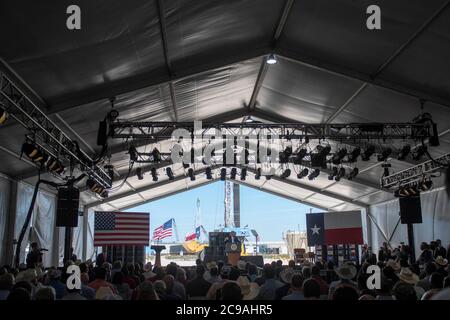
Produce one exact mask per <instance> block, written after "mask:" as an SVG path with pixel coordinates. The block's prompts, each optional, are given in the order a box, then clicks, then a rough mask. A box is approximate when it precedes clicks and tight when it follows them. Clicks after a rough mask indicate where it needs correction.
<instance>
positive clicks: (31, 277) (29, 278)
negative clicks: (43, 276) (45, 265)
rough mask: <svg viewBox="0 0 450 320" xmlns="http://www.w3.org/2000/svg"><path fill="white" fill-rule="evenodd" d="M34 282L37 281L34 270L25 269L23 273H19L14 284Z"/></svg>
mask: <svg viewBox="0 0 450 320" xmlns="http://www.w3.org/2000/svg"><path fill="white" fill-rule="evenodd" d="M36 280H37V273H36V270H34V269H27V270H25V271H21V272H19V274H18V275H17V277H16V282H20V281H26V282H33V281H36Z"/></svg>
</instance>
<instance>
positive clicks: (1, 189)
mask: <svg viewBox="0 0 450 320" xmlns="http://www.w3.org/2000/svg"><path fill="white" fill-rule="evenodd" d="M10 189H11V182H10V181H9V180H8V179H7V178H4V177H1V176H0V239H2V241H0V264H1V265H3V264H5V263H7V261H6V260H7V259H6V258H7V257H6V248H5V246H6V236H7V232H8V221H7V219H8V215H9V214H10V212H9V197H10V191H11V190H10Z"/></svg>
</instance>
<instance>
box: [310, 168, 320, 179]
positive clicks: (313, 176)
mask: <svg viewBox="0 0 450 320" xmlns="http://www.w3.org/2000/svg"><path fill="white" fill-rule="evenodd" d="M319 174H320V170H319V169H314V171H313V172H311V173H310V174H309V176H308V179H309V180H314V179H316V178H317V177H318V176H319Z"/></svg>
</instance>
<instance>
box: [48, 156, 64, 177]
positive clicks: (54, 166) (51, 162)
mask: <svg viewBox="0 0 450 320" xmlns="http://www.w3.org/2000/svg"><path fill="white" fill-rule="evenodd" d="M46 167H47V170H48V171H50V172H53V173H57V174H59V175H61V174H62V173H63V172H64V166H63V165H62V164H61V162H60V161H59V160H58V159H55V158H53V157H49V158H48V160H47V162H46Z"/></svg>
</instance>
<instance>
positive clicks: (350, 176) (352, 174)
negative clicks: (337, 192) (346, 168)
mask: <svg viewBox="0 0 450 320" xmlns="http://www.w3.org/2000/svg"><path fill="white" fill-rule="evenodd" d="M358 173H359V169H358V168H353V170H352V171H350V173H349V174H348V176H347V179H348V180H353V178H355V177H356V176H357V175H358Z"/></svg>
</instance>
